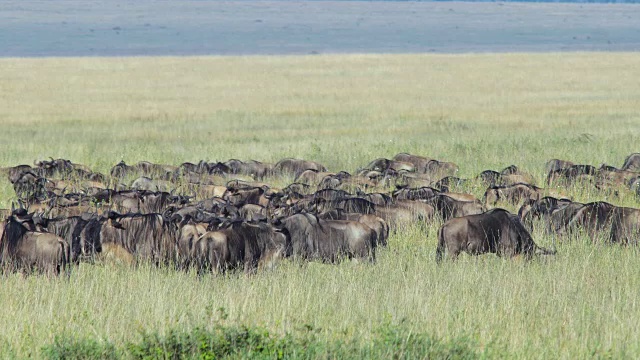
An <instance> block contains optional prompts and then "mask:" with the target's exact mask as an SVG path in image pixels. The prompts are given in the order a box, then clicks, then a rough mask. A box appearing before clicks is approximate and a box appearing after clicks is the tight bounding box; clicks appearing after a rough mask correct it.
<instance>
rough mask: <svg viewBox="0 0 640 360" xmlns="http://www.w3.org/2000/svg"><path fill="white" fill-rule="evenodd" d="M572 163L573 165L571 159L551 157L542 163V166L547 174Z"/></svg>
mask: <svg viewBox="0 0 640 360" xmlns="http://www.w3.org/2000/svg"><path fill="white" fill-rule="evenodd" d="M572 165H575V164H574V163H573V162H571V161H567V160H560V159H551V160H549V161H547V162H546V163H545V164H544V168H545V171H546V172H547V174H549V173H551V172H554V171H557V170H560V169H564V168H568V167H570V166H572Z"/></svg>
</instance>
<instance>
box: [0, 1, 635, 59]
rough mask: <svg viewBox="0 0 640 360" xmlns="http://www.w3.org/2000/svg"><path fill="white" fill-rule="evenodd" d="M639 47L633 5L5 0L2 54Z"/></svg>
mask: <svg viewBox="0 0 640 360" xmlns="http://www.w3.org/2000/svg"><path fill="white" fill-rule="evenodd" d="M591 50H598V51H637V50H640V6H638V5H631V4H568V3H561V4H558V3H513V2H511V3H487V2H397V1H375V2H369V1H234V2H222V1H75V0H61V1H29V2H23V1H15V0H10V1H6V0H5V1H2V3H1V4H0V56H3V57H22V56H35V57H40V56H127V55H210V54H219V55H245V54H246V55H249V54H314V53H423V52H438V53H451V52H453V53H457V52H523V51H591Z"/></svg>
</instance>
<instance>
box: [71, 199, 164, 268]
mask: <svg viewBox="0 0 640 360" xmlns="http://www.w3.org/2000/svg"><path fill="white" fill-rule="evenodd" d="M87 228H89V233H87V231H85V234H83V236H85V239H86V240H85V241H89V242H91V243H93V244H95V243H97V242H98V240H96V236H98V239H99V243H100V246H101V249H102V252H103V254H105V255H109V254H111V255H113V256H114V257H116V258H120V259H121V260H123V261H124V262H126V263H129V264H132V263H135V262H136V261H138V260H142V261H149V262H150V263H153V264H156V265H168V264H170V263H175V262H176V259H175V243H176V228H175V225H174V224H172V223H171V222H166V221H165V220H164V219H163V217H162V215H160V214H127V215H120V214H118V213H115V212H112V211H111V212H108V213H107V216H106V218H103V219H102V220H100V221H99V226H96V224H95V223H93V224H88V225H87Z"/></svg>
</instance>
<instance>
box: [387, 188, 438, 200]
mask: <svg viewBox="0 0 640 360" xmlns="http://www.w3.org/2000/svg"><path fill="white" fill-rule="evenodd" d="M440 193H441V191H440V190H438V189H434V188H432V187H428V186H423V187H420V188H412V189H409V188H403V189H399V190H396V191H395V192H394V193H393V198H394V199H396V200H426V199H429V198H432V197H434V196H435V195H438V194H440Z"/></svg>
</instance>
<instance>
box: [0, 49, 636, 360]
mask: <svg viewBox="0 0 640 360" xmlns="http://www.w3.org/2000/svg"><path fill="white" fill-rule="evenodd" d="M639 61H640V55H639V54H635V53H569V54H553V53H552V54H499V55H496V54H486V55H344V56H324V55H320V56H306V57H186V58H171V57H167V58H108V59H104V58H55V59H53V58H52V59H1V60H0V79H2V81H1V82H0V124H2V131H0V141H1V142H2V143H3V144H5V145H4V146H3V147H2V148H1V149H0V164H1V165H2V166H8V165H16V164H19V163H29V164H30V163H32V162H33V160H35V159H42V158H45V157H48V156H52V157H63V158H69V159H71V160H73V161H74V162H79V163H84V164H86V165H89V166H90V167H91V168H93V169H94V170H97V171H101V172H108V170H109V168H110V167H111V166H112V165H113V164H115V163H117V162H118V161H120V160H125V161H126V162H127V163H134V162H136V161H138V160H149V161H153V162H158V163H168V164H179V163H181V162H184V161H193V162H197V161H198V160H200V159H206V160H226V159H229V158H239V159H256V160H263V161H270V162H275V161H277V160H278V159H280V158H284V157H299V158H306V159H309V160H315V161H319V162H321V163H324V164H326V165H327V166H328V167H329V169H330V170H347V171H354V170H356V169H357V168H359V167H361V166H364V165H366V164H367V163H368V162H369V161H370V160H373V159H375V158H378V157H392V156H393V155H395V154H396V153H398V152H409V153H415V154H421V155H426V156H431V157H434V158H437V159H442V160H448V161H453V162H455V163H457V164H458V165H459V166H460V174H459V175H460V177H473V176H475V175H476V174H478V173H479V172H480V171H482V170H485V169H494V170H499V169H502V168H504V167H505V166H507V165H510V164H516V165H518V166H519V167H520V168H521V169H523V170H525V171H528V172H530V173H532V174H534V175H535V176H536V177H537V179H538V184H539V185H541V186H543V179H544V174H543V164H544V162H545V161H546V160H548V159H551V158H561V159H568V160H572V161H575V162H576V163H587V164H593V165H598V164H600V163H602V162H605V163H608V164H611V165H615V166H618V167H619V166H620V165H621V164H622V161H623V160H624V158H625V156H627V155H628V154H630V153H632V152H636V151H638V150H639V149H638V147H637V144H638V141H639V140H640V103H639V102H638V99H640V84H639V83H638V81H637V79H639V78H640V67H638V66H637V64H638V62H639ZM0 181H1V182H0V196H1V197H0V205H2V206H4V207H7V206H9V205H10V202H11V200H13V199H14V198H15V195H14V193H13V189H12V188H11V186H10V184H9V183H8V181H7V180H6V179H0ZM468 190H469V191H472V192H473V193H474V194H475V195H476V196H481V195H482V192H483V191H484V189H481V188H470V189H468ZM566 192H567V193H566V194H565V195H567V196H571V197H573V198H574V200H577V201H595V200H607V201H609V202H611V203H614V204H616V205H626V206H634V207H639V206H640V204H639V203H638V202H637V201H636V199H635V198H634V197H633V196H632V195H631V193H626V192H622V193H621V194H622V195H621V196H619V197H606V195H605V194H601V193H598V192H596V191H593V190H591V191H583V190H581V189H570V190H566ZM510 210H514V208H510ZM438 226H439V224H428V225H427V224H416V226H414V227H410V228H407V229H403V230H402V231H399V232H398V233H397V234H395V235H393V236H392V237H391V238H390V241H389V247H388V248H387V249H381V250H380V251H379V253H378V260H377V263H376V264H374V265H364V264H352V263H343V264H340V265H337V266H336V265H334V266H330V265H322V264H316V263H311V264H307V265H304V266H299V265H298V264H293V263H290V262H288V261H285V262H284V263H283V264H281V266H279V267H278V268H276V269H275V270H272V271H267V272H263V273H259V274H257V275H255V276H250V277H245V276H244V275H241V274H235V275H229V276H225V277H217V278H216V277H208V276H207V277H204V278H198V277H197V276H196V275H195V274H193V273H188V274H185V273H180V272H174V271H169V270H163V269H155V268H147V267H144V266H143V267H142V268H140V269H136V270H132V269H128V268H122V267H118V266H111V265H104V266H94V265H86V264H83V265H82V266H80V267H79V268H77V269H76V270H75V271H74V272H73V273H72V274H71V277H70V278H69V279H63V278H60V279H47V278H44V277H35V276H33V277H28V278H23V277H21V276H19V275H6V276H4V277H2V279H1V281H2V291H0V303H1V304H3V310H2V311H1V312H0V323H2V324H3V326H2V327H0V350H1V352H2V353H3V354H11V353H13V354H15V355H16V356H18V357H27V356H29V355H32V356H39V355H41V354H42V353H41V351H42V346H43V345H45V344H50V343H53V342H54V338H55V336H56V335H59V336H76V337H81V338H94V339H97V340H98V341H106V342H109V343H113V344H115V345H116V346H118V347H122V346H124V345H125V344H127V343H129V342H132V341H136V340H137V339H138V338H139V337H140V332H141V331H150V332H154V331H157V332H158V333H160V334H165V333H166V332H167V331H169V330H171V329H186V330H188V329H193V328H195V327H205V328H206V327H210V326H212V325H213V324H218V323H222V324H225V325H230V326H231V325H248V326H260V327H265V328H267V329H269V330H270V331H271V332H273V333H276V334H284V333H286V332H312V333H313V334H314V336H317V337H318V338H319V339H322V340H326V341H330V340H335V339H342V338H347V339H358V341H361V342H363V343H365V344H367V343H370V342H372V341H373V340H372V339H374V338H375V337H376V334H377V332H376V331H377V329H379V327H380V326H381V324H388V323H390V324H402V325H401V326H403V327H405V328H407V329H409V331H411V332H413V333H425V334H429V335H431V336H434V337H436V338H441V339H445V340H449V339H453V340H455V339H467V340H468V344H469V346H471V347H472V348H473V349H475V350H477V351H478V352H479V353H482V352H485V354H486V355H487V356H490V357H510V358H514V357H516V358H585V357H591V356H596V357H599V356H603V357H604V356H607V355H610V356H612V357H614V358H620V357H637V356H638V355H639V354H640V346H639V345H638V342H637V341H636V339H638V338H639V337H640V330H639V329H638V327H637V322H638V321H639V320H640V305H639V304H638V302H637V295H638V288H639V287H640V276H639V275H640V260H638V251H637V249H634V248H622V247H617V246H605V245H592V244H589V243H588V242H587V240H586V238H584V237H577V238H575V239H574V241H571V242H560V243H557V244H556V245H557V250H558V255H557V256H555V257H547V258H544V259H538V260H534V261H532V262H525V261H523V260H522V259H516V260H503V259H500V258H497V257H495V256H493V255H488V256H482V257H479V258H471V257H463V258H461V259H460V260H459V261H458V262H456V263H451V262H445V263H444V264H442V265H440V266H437V265H436V264H435V261H434V253H435V246H436V236H435V234H436V231H437V229H438ZM533 235H534V238H535V239H536V241H537V243H539V244H541V245H543V246H550V245H551V244H553V239H551V238H549V237H544V236H542V234H541V233H538V232H534V234H533ZM220 309H223V310H220Z"/></svg>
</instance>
